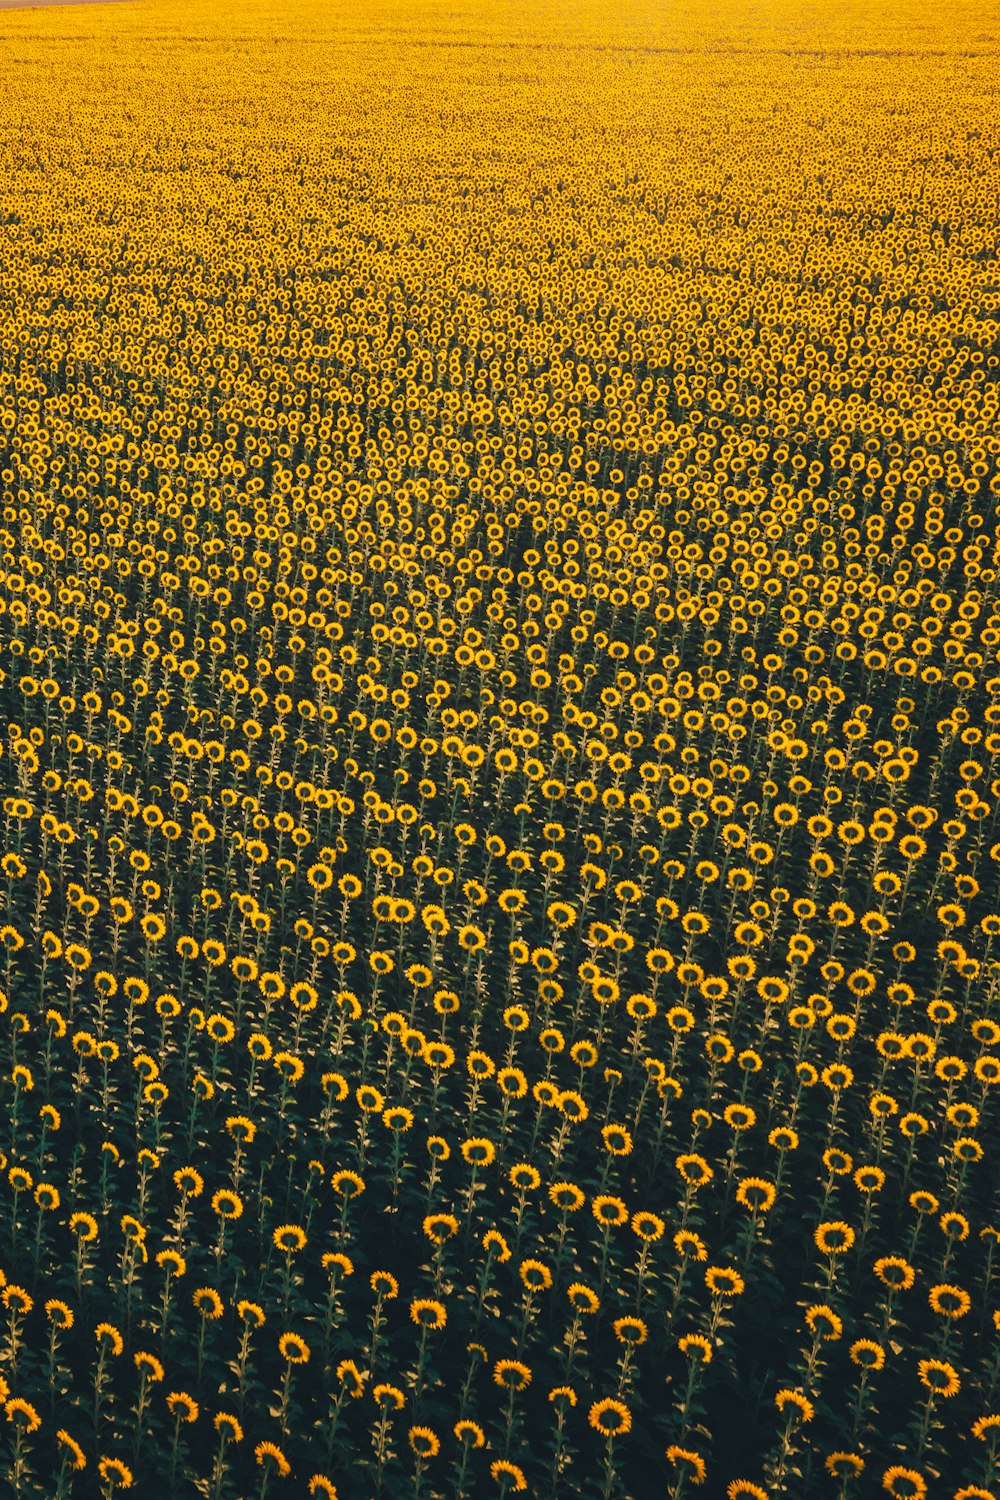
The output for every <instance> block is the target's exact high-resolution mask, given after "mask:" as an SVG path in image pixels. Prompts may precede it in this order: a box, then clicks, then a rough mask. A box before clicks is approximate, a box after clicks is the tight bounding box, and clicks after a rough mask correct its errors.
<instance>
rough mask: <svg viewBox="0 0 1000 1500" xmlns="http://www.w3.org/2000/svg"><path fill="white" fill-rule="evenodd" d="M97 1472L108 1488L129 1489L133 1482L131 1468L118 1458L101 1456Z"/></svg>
mask: <svg viewBox="0 0 1000 1500" xmlns="http://www.w3.org/2000/svg"><path fill="white" fill-rule="evenodd" d="M97 1472H98V1474H100V1476H101V1478H102V1479H103V1481H104V1483H105V1484H106V1485H107V1486H108V1488H109V1489H113V1490H114V1489H119V1490H130V1489H131V1488H132V1484H133V1475H132V1470H131V1469H130V1468H129V1467H128V1465H127V1464H124V1463H122V1461H121V1459H120V1458H102V1459H100V1460H99V1461H98V1464H97Z"/></svg>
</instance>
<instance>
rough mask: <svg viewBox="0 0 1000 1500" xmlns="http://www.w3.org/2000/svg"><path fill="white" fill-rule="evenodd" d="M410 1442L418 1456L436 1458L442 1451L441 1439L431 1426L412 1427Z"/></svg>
mask: <svg viewBox="0 0 1000 1500" xmlns="http://www.w3.org/2000/svg"><path fill="white" fill-rule="evenodd" d="M409 1444H410V1447H411V1448H412V1449H413V1452H414V1453H415V1454H416V1456H417V1458H421V1459H423V1458H434V1457H435V1456H436V1455H437V1454H438V1453H440V1451H441V1440H440V1438H439V1437H438V1435H437V1433H436V1432H434V1430H433V1429H432V1428H430V1427H411V1428H410V1431H409Z"/></svg>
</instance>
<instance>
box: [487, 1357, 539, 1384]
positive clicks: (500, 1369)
mask: <svg viewBox="0 0 1000 1500" xmlns="http://www.w3.org/2000/svg"><path fill="white" fill-rule="evenodd" d="M493 1381H494V1384H496V1385H500V1386H503V1387H504V1389H505V1390H515V1391H523V1390H525V1389H526V1388H527V1387H528V1386H529V1385H530V1384H531V1370H530V1369H529V1368H528V1366H527V1365H526V1364H523V1363H522V1362H521V1360H519V1359H500V1360H497V1362H496V1364H495V1365H494V1366H493Z"/></svg>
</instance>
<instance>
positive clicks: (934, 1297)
mask: <svg viewBox="0 0 1000 1500" xmlns="http://www.w3.org/2000/svg"><path fill="white" fill-rule="evenodd" d="M927 1300H928V1301H929V1302H930V1305H931V1309H932V1311H934V1312H936V1313H939V1314H940V1315H941V1317H943V1318H948V1319H949V1320H950V1321H952V1322H957V1320H958V1319H959V1318H964V1317H965V1315H966V1313H967V1312H968V1311H969V1309H970V1307H971V1306H972V1298H971V1297H970V1296H969V1294H968V1292H967V1291H965V1290H964V1289H963V1288H962V1287H959V1286H951V1285H949V1284H948V1283H942V1284H941V1285H939V1286H933V1287H931V1289H930V1292H929V1293H928V1299H927Z"/></svg>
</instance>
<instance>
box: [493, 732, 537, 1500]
mask: <svg viewBox="0 0 1000 1500" xmlns="http://www.w3.org/2000/svg"><path fill="white" fill-rule="evenodd" d="M502 753H503V752H501V754H502ZM490 1477H491V1479H495V1480H497V1481H498V1482H499V1480H500V1479H501V1478H503V1479H509V1480H510V1483H511V1488H512V1489H513V1490H514V1491H515V1493H517V1494H520V1493H521V1491H522V1490H526V1489H527V1488H528V1481H527V1480H526V1479H525V1477H524V1471H523V1469H520V1468H519V1467H518V1465H517V1464H514V1463H511V1462H510V1460H509V1459H506V1458H497V1459H494V1461H493V1463H491V1464H490Z"/></svg>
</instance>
